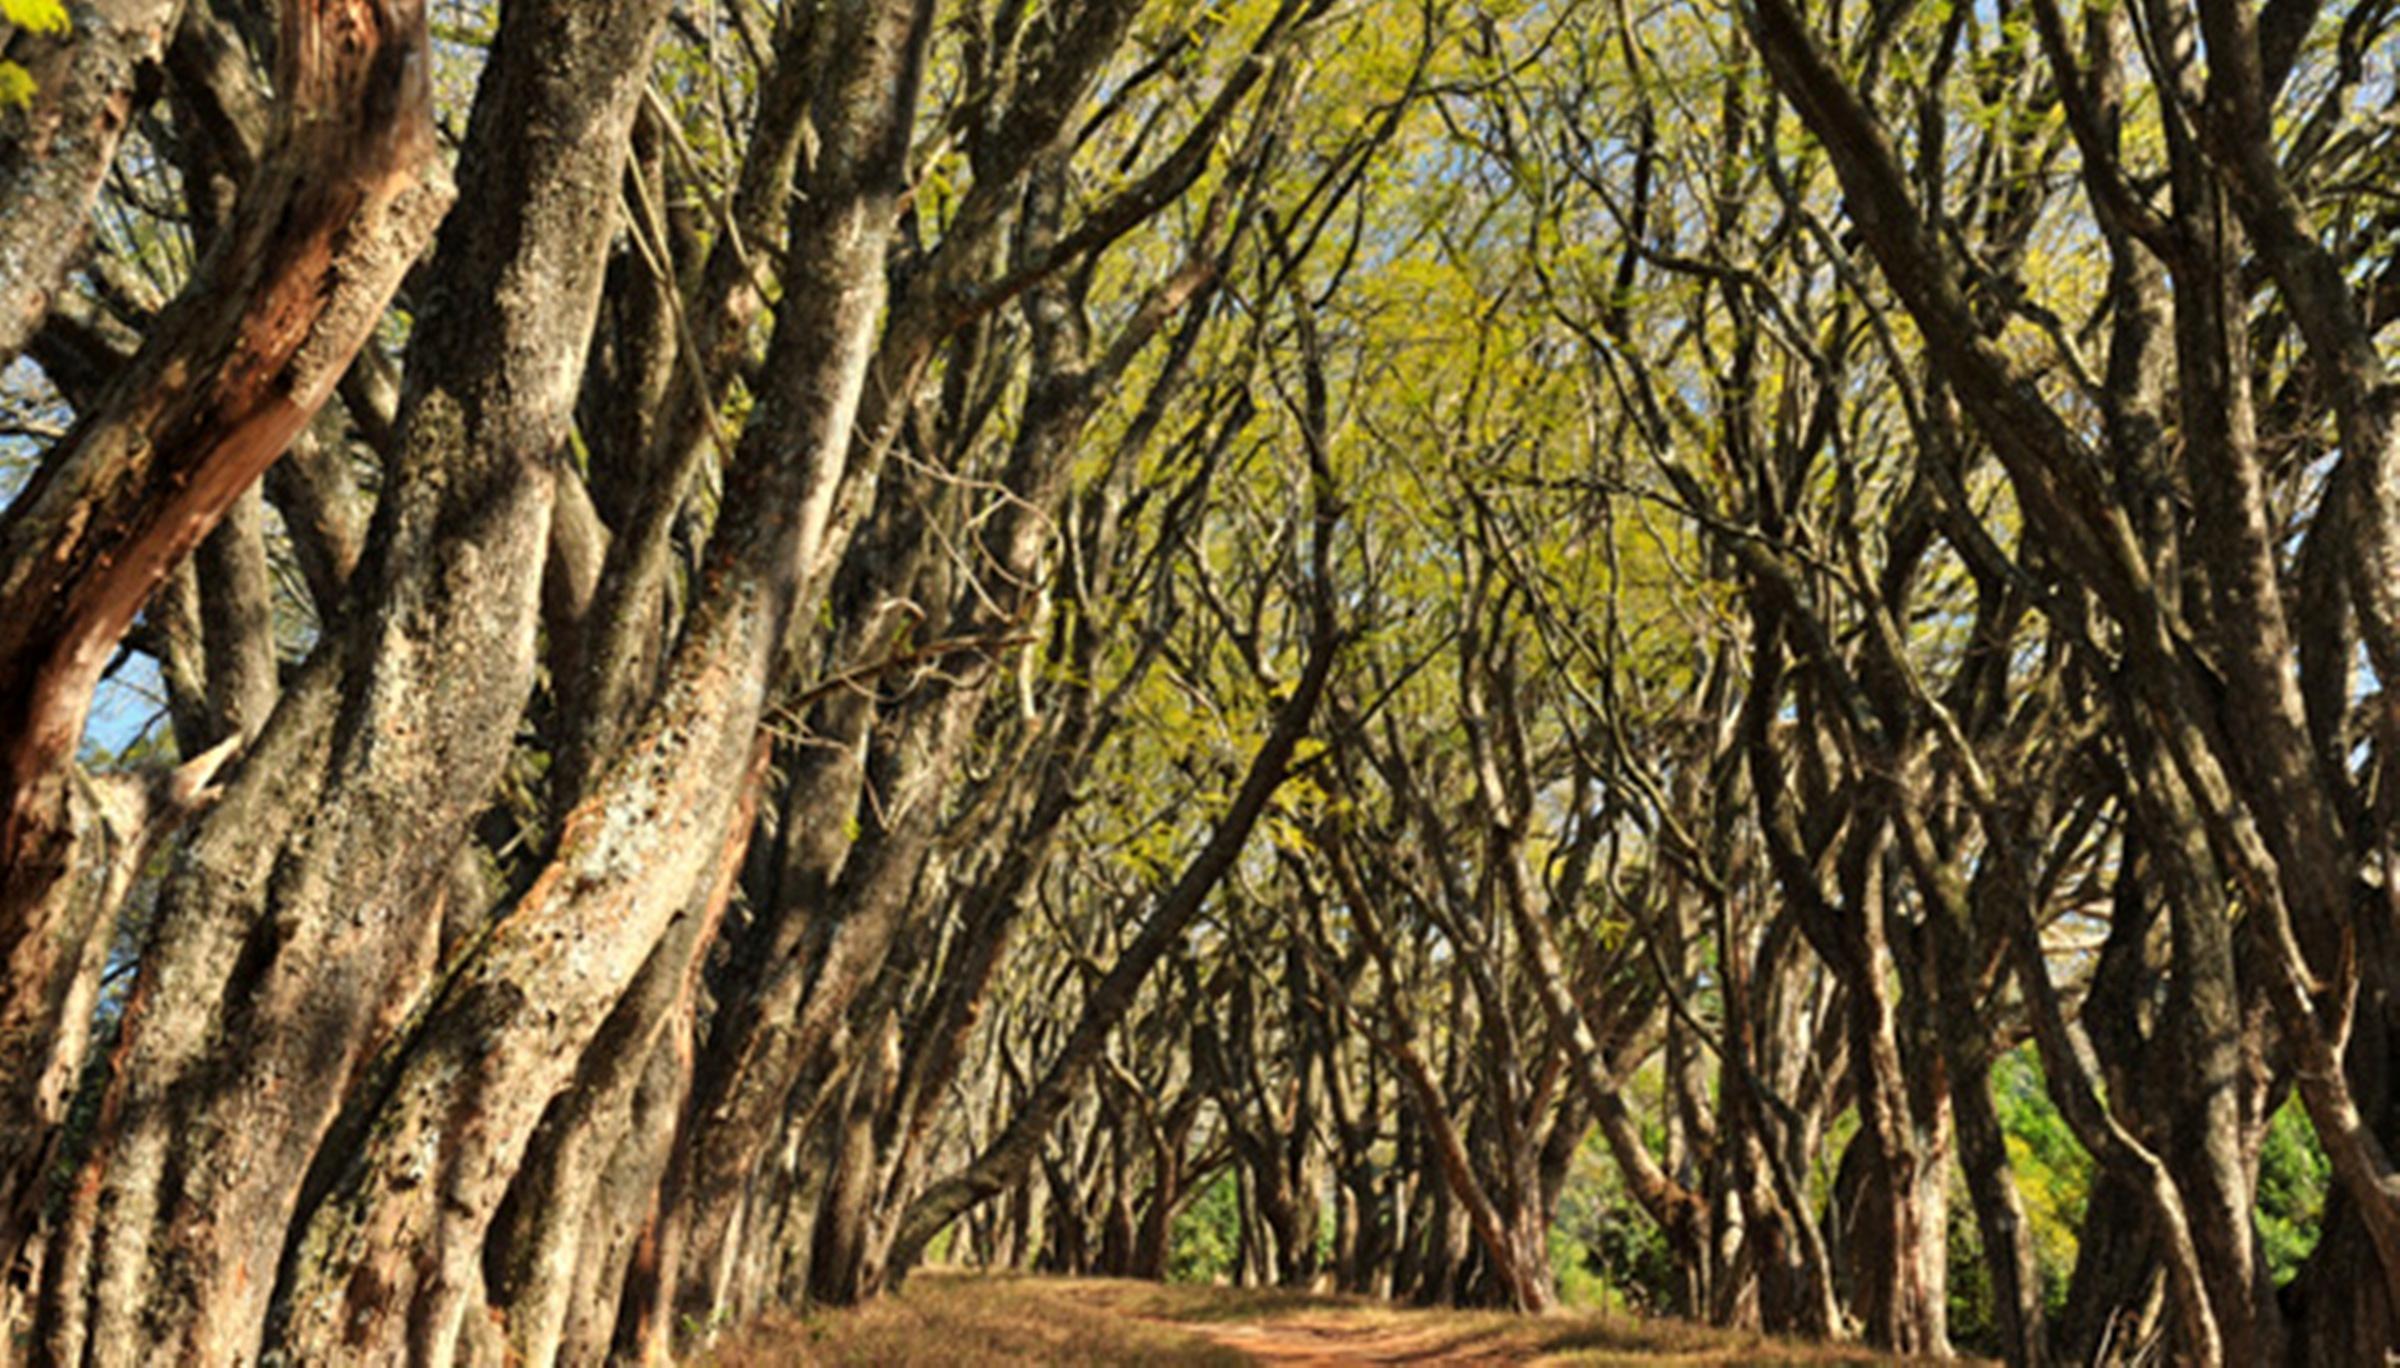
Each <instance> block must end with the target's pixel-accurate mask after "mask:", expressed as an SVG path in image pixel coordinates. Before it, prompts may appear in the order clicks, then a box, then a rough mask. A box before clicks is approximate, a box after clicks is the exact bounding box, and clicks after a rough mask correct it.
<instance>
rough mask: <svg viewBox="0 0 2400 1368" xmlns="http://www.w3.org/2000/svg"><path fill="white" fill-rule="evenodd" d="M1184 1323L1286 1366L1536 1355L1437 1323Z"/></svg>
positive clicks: (1334, 1367)
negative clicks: (1421, 1326)
mask: <svg viewBox="0 0 2400 1368" xmlns="http://www.w3.org/2000/svg"><path fill="white" fill-rule="evenodd" d="M1182 1329H1183V1330H1184V1331H1185V1332H1186V1333H1193V1334H1198V1335H1200V1336H1201V1337H1202V1338H1205V1339H1208V1340H1210V1341H1212V1342H1214V1343H1217V1344H1221V1345H1223V1346H1225V1347H1226V1348H1228V1349H1231V1350H1234V1351H1235V1352H1237V1353H1241V1354H1244V1355H1246V1356H1248V1357H1249V1358H1250V1359H1251V1360H1253V1361H1254V1362H1257V1363H1267V1364H1279V1365H1285V1366H1286V1368H1360V1365H1372V1364H1414V1363H1423V1364H1433V1363H1441V1364H1471V1365H1482V1366H1483V1368H1491V1366H1492V1365H1500V1364H1521V1363H1530V1362H1532V1361H1533V1356H1532V1355H1529V1354H1527V1353H1524V1352H1522V1351H1521V1350H1515V1349H1512V1348H1510V1347H1509V1346H1507V1345H1504V1344H1490V1345H1486V1346H1483V1347H1481V1348H1479V1347H1478V1346H1477V1344H1476V1341H1477V1340H1491V1339H1497V1338H1498V1337H1497V1336H1492V1335H1468V1336H1464V1337H1462V1336H1460V1335H1458V1334H1457V1333H1455V1332H1444V1331H1442V1330H1440V1329H1438V1328H1426V1329H1416V1328H1410V1327H1400V1326H1374V1325H1346V1324H1342V1323H1340V1322H1334V1321H1317V1320H1312V1319H1309V1318H1307V1317H1296V1318H1292V1319H1287V1320H1278V1321H1276V1322H1274V1323H1272V1324H1267V1323H1252V1324H1246V1325H1212V1326H1196V1325H1190V1324H1185V1325H1183V1326H1182Z"/></svg>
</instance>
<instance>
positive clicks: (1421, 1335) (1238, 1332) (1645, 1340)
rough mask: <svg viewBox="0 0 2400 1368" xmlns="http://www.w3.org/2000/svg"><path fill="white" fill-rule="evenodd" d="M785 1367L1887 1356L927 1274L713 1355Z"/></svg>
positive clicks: (1340, 1305)
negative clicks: (896, 1291) (871, 1299)
mask: <svg viewBox="0 0 2400 1368" xmlns="http://www.w3.org/2000/svg"><path fill="white" fill-rule="evenodd" d="M707 1361H708V1362H709V1363H710V1364H716V1365H723V1366H724V1368H764V1365H770V1364H772V1365H778V1366H779V1368H780V1365H786V1364H795V1365H797V1364H894V1365H905V1364H938V1365H945V1366H947V1365H969V1364H1018V1363H1039V1364H1072V1365H1093V1366H1095V1368H1096V1366H1097V1365H1104V1364H1106V1365H1114V1364H1163V1365H1171V1366H1181V1365H1227V1364H1245V1363H1265V1364H1278V1365H1291V1366H1293V1368H1337V1366H1338V1365H1400V1364H1483V1365H1519V1364H1522V1365H1552V1364H1557V1365H1589V1366H1596V1365H1608V1364H1624V1365H1635V1366H1637V1368H1664V1365H1695V1366H1697V1365H1712V1366H1721V1365H1736V1364H1753V1363H1759V1364H1768V1363H1788V1364H1830V1363H1885V1362H1890V1361H1891V1360H1888V1359H1885V1358H1881V1357H1879V1356H1877V1355H1874V1354H1871V1353H1868V1352H1866V1351H1863V1350H1859V1349H1855V1348H1847V1347H1837V1346H1830V1345H1816V1344H1803V1343H1795V1342H1792V1341H1787V1340H1775V1339H1769V1338H1767V1337H1765V1336H1761V1335H1745V1334H1740V1333H1736V1332H1728V1331H1723V1330H1711V1329H1708V1328H1706V1327H1703V1326H1697V1325H1691V1324H1688V1323H1685V1322H1681V1321H1662V1320H1633V1319H1626V1318H1622V1317H1603V1316H1594V1315H1589V1314H1561V1315H1556V1316H1545V1317H1533V1318H1529V1317H1523V1316H1511V1315H1506V1314H1503V1313H1497V1312H1465V1311H1426V1310H1418V1309H1415V1308H1411V1307H1399V1306H1393V1305H1391V1304H1389V1303H1386V1302H1378V1301H1372V1300H1368V1299H1364V1298H1357V1297H1334V1296H1315V1295H1308V1294H1303V1293H1294V1292H1274V1291H1257V1290H1250V1289H1233V1288H1223V1287H1195V1286H1160V1285H1158V1284H1154V1283H1135V1282H1115V1281H1108V1280H1103V1279H1060V1278H1030V1277H1022V1276H1016V1275H1008V1274H992V1275H979V1274H961V1273H939V1272H929V1273H923V1274H920V1275H918V1276H917V1277H916V1278H915V1279H913V1280H911V1282H910V1283H909V1285H908V1289H907V1290H906V1291H905V1292H903V1293H901V1294H900V1295H899V1296H896V1297H886V1298H884V1299H882V1300H880V1301H877V1302H875V1303H873V1304H871V1305H868V1306H865V1307H860V1308H857V1309H855V1310H847V1311H837V1312H827V1313H823V1314H820V1315H815V1316H810V1317H807V1318H805V1319H779V1320H775V1321H771V1322H769V1323H767V1324H763V1325H760V1326H758V1327H756V1328H754V1329H753V1330H752V1331H750V1332H749V1333H748V1334H746V1335H744V1336H742V1337H741V1339H740V1340H739V1341H738V1342H737V1343H734V1344H732V1345H729V1346H727V1347H726V1348H725V1349H723V1350H721V1351H719V1352H718V1353H717V1354H715V1355H713V1356H712V1357H711V1358H710V1359H709V1360H707Z"/></svg>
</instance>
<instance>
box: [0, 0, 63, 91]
mask: <svg viewBox="0 0 2400 1368" xmlns="http://www.w3.org/2000/svg"><path fill="white" fill-rule="evenodd" d="M0 15H4V16H6V17H7V19H8V22H10V23H12V24H14V25H16V26H17V27H18V28H21V29H27V30H30V31H32V32H34V33H65V32H66V31H67V7H66V6H65V5H63V4H61V3H59V0H0ZM12 65H13V64H12ZM17 75H18V76H19V77H20V78H23V77H24V75H25V72H24V69H23V68H21V67H20V68H18V69H17ZM0 80H5V78H0ZM28 84H29V86H30V82H29V83H28Z"/></svg>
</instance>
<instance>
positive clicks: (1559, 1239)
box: [1550, 1134, 1677, 1312]
mask: <svg viewBox="0 0 2400 1368" xmlns="http://www.w3.org/2000/svg"><path fill="white" fill-rule="evenodd" d="M1657 1139H1658V1137H1655V1136H1654V1137H1652V1141H1653V1144H1655V1143H1656V1141H1657ZM1550 1270H1551V1272H1552V1273H1553V1274H1554V1275H1555V1276H1556V1278H1557V1280H1558V1295H1559V1299H1560V1300H1561V1301H1563V1302H1565V1303H1566V1304H1567V1305H1569V1306H1582V1307H1606V1308H1608V1309H1610V1310H1625V1311H1633V1310H1646V1311H1652V1312H1662V1311H1668V1310H1673V1309H1677V1308H1676V1307H1675V1305H1674V1303H1675V1256H1674V1252H1673V1251H1672V1250H1670V1249H1668V1247H1667V1237H1666V1234H1665V1233H1664V1232H1663V1231H1661V1230H1660V1229H1659V1228H1658V1225H1657V1223H1656V1222H1654V1221H1652V1220H1651V1219H1650V1217H1649V1214H1648V1213H1646V1212H1644V1211H1643V1210H1642V1209H1641V1207H1640V1205H1639V1204H1637V1203H1636V1202H1635V1201H1634V1200H1633V1197H1632V1194H1630V1193H1628V1192H1627V1191H1626V1190H1625V1180H1624V1176H1623V1175H1622V1173H1620V1172H1619V1170H1618V1168H1617V1165H1616V1160H1615V1159H1614V1158H1613V1157H1611V1156H1610V1154H1609V1152H1608V1147H1607V1146H1606V1144H1604V1143H1603V1142H1602V1141H1601V1139H1600V1137H1599V1136H1598V1135H1596V1134H1595V1135H1593V1136H1590V1137H1588V1138H1587V1139H1585V1141H1584V1143H1583V1147H1582V1148H1581V1149H1579V1150H1577V1151H1576V1153H1575V1162H1574V1164H1573V1166H1572V1167H1570V1168H1569V1169H1568V1170H1567V1181H1566V1184H1565V1185H1564V1186H1563V1187H1562V1188H1561V1189H1560V1190H1559V1195H1558V1213H1557V1216H1556V1218H1555V1219H1554V1221H1553V1223H1552V1225H1551V1228H1550Z"/></svg>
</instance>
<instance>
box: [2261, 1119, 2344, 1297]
mask: <svg viewBox="0 0 2400 1368" xmlns="http://www.w3.org/2000/svg"><path fill="white" fill-rule="evenodd" d="M2332 1175H2333V1166H2332V1163H2331V1162H2330V1161H2329V1160H2327V1159H2326V1157H2325V1150H2324V1148H2323V1147H2322V1146H2320V1145H2319V1144H2318V1143H2317V1129H2316V1127H2314V1126H2312V1125H2310V1124H2309V1122H2308V1113H2307V1111H2306V1110H2304V1109H2303V1108H2302V1107H2301V1105H2300V1098H2299V1096H2298V1095H2297V1094H2294V1095H2293V1096H2292V1097H2290V1098H2289V1099H2287V1100H2286V1101H2285V1102H2284V1104H2283V1106H2282V1107H2281V1108H2280V1109H2279V1110H2277V1111H2276V1113H2275V1115H2274V1117H2273V1119H2271V1120H2270V1121H2268V1123H2267V1138H2266V1142H2265V1143H2264V1144H2263V1145H2262V1146H2260V1148H2259V1155H2258V1239H2259V1243H2260V1244H2261V1245H2262V1246H2264V1248H2265V1250H2266V1255H2267V1272H2268V1273H2269V1275H2270V1276H2272V1277H2273V1278H2274V1279H2275V1285H2276V1286H2278V1287H2281V1286H2282V1285H2283V1284H2285V1283H2287V1282H2290V1281H2291V1280H2292V1277H2293V1275H2294V1274H2296V1273H2298V1272H2299V1271H2300V1265H2301V1264H2302V1263H2304V1262H2306V1261H2307V1259H2308V1255H2309V1251H2311V1250H2313V1249H2315V1248H2316V1247H2317V1237H2318V1235H2320V1234H2321V1233H2323V1231H2324V1226H2325V1193H2326V1189H2327V1187H2328V1185H2329V1184H2330V1183H2331V1182H2332Z"/></svg>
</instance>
